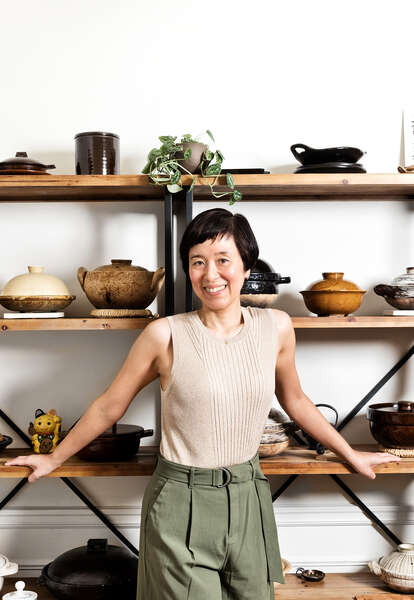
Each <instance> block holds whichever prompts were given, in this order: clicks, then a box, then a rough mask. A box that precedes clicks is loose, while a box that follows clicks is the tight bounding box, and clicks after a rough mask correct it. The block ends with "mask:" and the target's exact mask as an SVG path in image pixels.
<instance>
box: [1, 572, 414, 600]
mask: <svg viewBox="0 0 414 600" xmlns="http://www.w3.org/2000/svg"><path fill="white" fill-rule="evenodd" d="M16 581H17V579H16V578H12V577H6V579H5V581H4V587H3V589H2V591H1V594H5V593H6V592H11V591H13V590H14V583H15V582H16ZM26 588H27V589H28V590H32V591H34V592H37V593H38V600H53V599H54V598H55V596H52V594H51V593H50V592H49V591H48V590H47V588H46V587H45V586H40V585H38V584H37V583H36V579H27V580H26ZM354 598H358V599H359V600H397V599H401V600H414V595H412V594H394V593H391V592H390V591H388V590H387V588H386V587H385V586H384V585H383V584H382V582H381V581H380V579H379V578H378V577H375V576H374V575H371V574H370V573H365V572H364V573H327V575H326V577H325V579H324V580H323V581H321V582H319V583H306V582H303V581H301V580H300V579H298V578H297V577H296V576H295V575H293V574H290V575H287V577H286V584H285V585H277V586H275V599H276V600H301V599H303V600H328V599H332V600H353V599H354Z"/></svg>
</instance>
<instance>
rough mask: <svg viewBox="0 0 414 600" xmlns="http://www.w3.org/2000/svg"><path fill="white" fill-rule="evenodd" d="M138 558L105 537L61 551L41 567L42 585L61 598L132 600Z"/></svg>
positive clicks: (64, 599)
mask: <svg viewBox="0 0 414 600" xmlns="http://www.w3.org/2000/svg"><path fill="white" fill-rule="evenodd" d="M137 574H138V559H137V558H135V557H134V556H133V555H132V554H131V553H130V552H129V551H128V550H126V549H125V548H121V547H119V546H110V545H107V540H105V539H103V540H102V539H95V540H94V539H92V540H88V544H87V545H86V546H81V547H79V548H73V549H72V550H68V551H67V552H64V553H63V554H61V555H60V556H58V557H57V558H55V560H54V561H52V562H51V563H49V564H48V565H46V566H45V567H44V568H43V570H42V575H41V576H40V578H39V583H42V584H46V586H47V588H48V589H49V590H50V591H51V592H52V594H53V595H54V596H56V598H60V599H62V600H115V599H117V598H119V599H121V598H122V600H123V599H125V600H135V598H136V593H137Z"/></svg>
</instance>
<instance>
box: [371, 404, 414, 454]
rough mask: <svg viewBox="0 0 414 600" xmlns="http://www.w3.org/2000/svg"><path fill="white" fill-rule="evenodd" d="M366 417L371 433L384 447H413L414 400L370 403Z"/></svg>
mask: <svg viewBox="0 0 414 600" xmlns="http://www.w3.org/2000/svg"><path fill="white" fill-rule="evenodd" d="M367 418H368V419H369V426H370V429H371V433H372V435H373V436H374V438H375V439H376V440H377V442H379V443H380V444H381V445H382V446H384V447H385V448H414V402H406V401H400V402H398V403H397V404H395V403H394V402H384V403H381V404H371V405H370V406H369V407H368V413H367Z"/></svg>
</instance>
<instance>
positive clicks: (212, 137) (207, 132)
mask: <svg viewBox="0 0 414 600" xmlns="http://www.w3.org/2000/svg"><path fill="white" fill-rule="evenodd" d="M206 134H207V135H208V137H209V138H211V139H212V140H213V142H214V143H215V142H216V140H215V139H214V136H213V134H212V133H211V131H210V129H206Z"/></svg>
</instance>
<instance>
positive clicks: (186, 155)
mask: <svg viewBox="0 0 414 600" xmlns="http://www.w3.org/2000/svg"><path fill="white" fill-rule="evenodd" d="M190 156H191V148H187V150H186V151H185V152H184V160H188V159H189V158H190Z"/></svg>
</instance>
